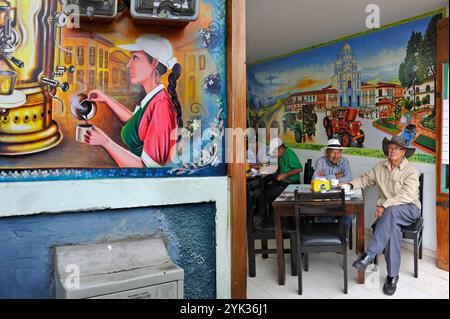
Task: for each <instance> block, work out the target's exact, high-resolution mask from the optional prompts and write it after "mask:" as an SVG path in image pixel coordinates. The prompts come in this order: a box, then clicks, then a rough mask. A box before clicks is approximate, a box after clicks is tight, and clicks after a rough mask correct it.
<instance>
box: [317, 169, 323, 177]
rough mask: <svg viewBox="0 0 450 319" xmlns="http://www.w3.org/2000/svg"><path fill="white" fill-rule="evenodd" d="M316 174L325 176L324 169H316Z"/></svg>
mask: <svg viewBox="0 0 450 319" xmlns="http://www.w3.org/2000/svg"><path fill="white" fill-rule="evenodd" d="M316 175H317V176H325V171H323V170H320V171H317V173H316Z"/></svg>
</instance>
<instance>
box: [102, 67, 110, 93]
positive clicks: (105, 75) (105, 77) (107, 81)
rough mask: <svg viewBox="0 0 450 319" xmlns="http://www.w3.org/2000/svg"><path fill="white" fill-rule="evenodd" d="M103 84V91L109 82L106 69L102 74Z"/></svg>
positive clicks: (106, 88)
mask: <svg viewBox="0 0 450 319" xmlns="http://www.w3.org/2000/svg"><path fill="white" fill-rule="evenodd" d="M103 77H104V85H103V89H104V90H105V91H107V90H108V84H109V80H108V71H105V74H104V76H103Z"/></svg>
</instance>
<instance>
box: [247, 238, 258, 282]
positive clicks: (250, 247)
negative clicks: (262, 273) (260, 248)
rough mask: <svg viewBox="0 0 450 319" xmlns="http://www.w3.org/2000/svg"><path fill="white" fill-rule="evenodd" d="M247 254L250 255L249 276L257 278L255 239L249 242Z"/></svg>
mask: <svg viewBox="0 0 450 319" xmlns="http://www.w3.org/2000/svg"><path fill="white" fill-rule="evenodd" d="M247 254H248V275H249V277H255V276H256V263H255V240H254V239H253V237H251V239H250V238H249V240H248V242H247Z"/></svg>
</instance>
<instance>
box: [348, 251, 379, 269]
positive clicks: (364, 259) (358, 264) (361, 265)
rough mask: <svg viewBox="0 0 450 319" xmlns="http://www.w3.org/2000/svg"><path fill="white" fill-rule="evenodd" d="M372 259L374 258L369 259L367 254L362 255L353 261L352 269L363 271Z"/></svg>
mask: <svg viewBox="0 0 450 319" xmlns="http://www.w3.org/2000/svg"><path fill="white" fill-rule="evenodd" d="M374 259H375V257H370V256H369V255H368V254H366V253H364V254H362V256H361V257H359V258H358V259H356V260H355V262H354V263H353V267H355V268H356V269H358V270H359V271H365V270H366V267H367V266H369V265H370V264H371V263H372V261H373V260H374Z"/></svg>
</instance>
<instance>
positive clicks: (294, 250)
mask: <svg viewBox="0 0 450 319" xmlns="http://www.w3.org/2000/svg"><path fill="white" fill-rule="evenodd" d="M291 273H292V276H297V241H296V240H295V236H291Z"/></svg>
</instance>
